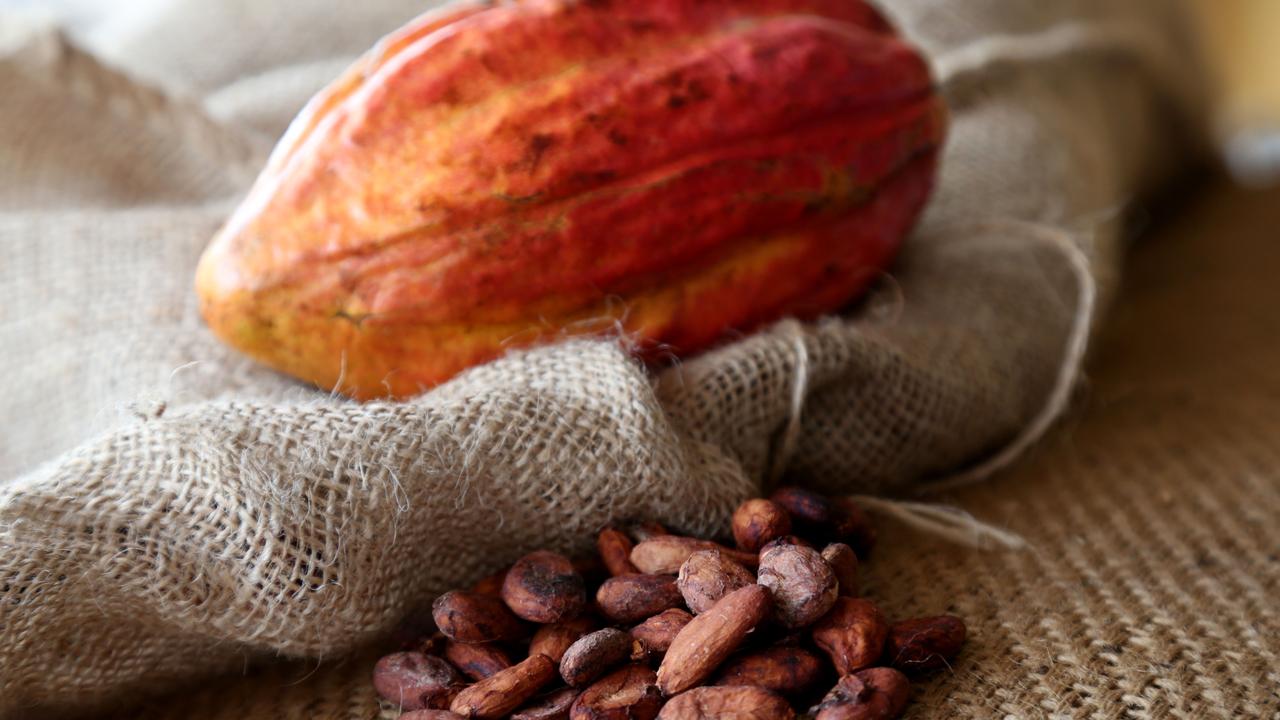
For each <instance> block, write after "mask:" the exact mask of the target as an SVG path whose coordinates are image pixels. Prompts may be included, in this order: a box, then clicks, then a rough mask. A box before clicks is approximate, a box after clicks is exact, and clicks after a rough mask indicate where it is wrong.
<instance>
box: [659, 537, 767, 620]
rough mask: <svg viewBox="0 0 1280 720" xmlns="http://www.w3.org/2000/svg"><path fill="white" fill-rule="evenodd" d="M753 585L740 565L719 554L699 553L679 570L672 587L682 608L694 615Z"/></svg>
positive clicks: (748, 575) (748, 574) (752, 576)
mask: <svg viewBox="0 0 1280 720" xmlns="http://www.w3.org/2000/svg"><path fill="white" fill-rule="evenodd" d="M755 581H756V576H755V575H754V574H753V573H752V572H751V571H750V570H748V569H746V568H744V567H743V566H742V565H740V564H738V563H736V562H734V561H732V560H730V559H729V558H726V557H725V556H724V554H723V553H721V552H720V551H719V550H699V551H698V552H696V553H694V554H692V555H690V556H689V559H688V560H685V561H684V564H683V565H681V566H680V575H679V577H678V578H677V579H676V586H677V587H679V588H680V595H681V596H683V597H684V602H685V605H688V606H689V609H690V610H692V611H693V612H695V613H702V612H706V611H707V610H710V609H711V606H712V605H715V604H716V603H717V602H718V601H719V600H720V598H722V597H724V596H725V595H728V594H729V593H731V592H733V591H734V590H737V589H738V588H740V587H745V586H747V585H750V584H751V583H753V582H755Z"/></svg>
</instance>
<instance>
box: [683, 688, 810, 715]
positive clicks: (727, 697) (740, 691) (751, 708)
mask: <svg viewBox="0 0 1280 720" xmlns="http://www.w3.org/2000/svg"><path fill="white" fill-rule="evenodd" d="M794 717H795V711H794V710H792V709H791V706H790V705H789V704H787V701H786V700H784V699H783V698H782V697H780V696H778V695H777V694H775V693H772V692H770V691H768V690H766V689H765V688H761V687H747V686H737V687H700V688H694V689H692V690H689V691H687V692H683V693H681V694H679V695H676V696H675V697H673V698H671V699H670V700H668V701H667V704H666V705H664V706H663V708H662V712H660V713H658V720H791V719H792V718H794Z"/></svg>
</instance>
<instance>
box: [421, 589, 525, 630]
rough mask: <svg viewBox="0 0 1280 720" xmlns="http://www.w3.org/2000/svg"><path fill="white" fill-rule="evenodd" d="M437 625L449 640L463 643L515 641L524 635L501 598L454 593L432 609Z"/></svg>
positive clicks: (447, 594)
mask: <svg viewBox="0 0 1280 720" xmlns="http://www.w3.org/2000/svg"><path fill="white" fill-rule="evenodd" d="M431 614H432V616H433V617H434V618H435V621H436V626H437V627H439V628H440V632H442V633H444V634H445V635H447V636H448V637H449V639H451V640H455V641H457V642H463V643H485V642H499V641H503V640H515V639H516V638H519V637H522V636H523V635H524V632H525V630H524V626H523V625H521V624H520V620H519V619H518V618H516V616H515V615H512V614H511V611H510V610H508V609H507V606H506V604H505V603H503V602H502V599H501V598H498V597H495V596H493V595H482V594H480V593H474V592H466V591H464V590H454V591H453V592H447V593H445V594H443V595H441V596H440V597H438V598H436V601H435V603H434V604H432V606H431Z"/></svg>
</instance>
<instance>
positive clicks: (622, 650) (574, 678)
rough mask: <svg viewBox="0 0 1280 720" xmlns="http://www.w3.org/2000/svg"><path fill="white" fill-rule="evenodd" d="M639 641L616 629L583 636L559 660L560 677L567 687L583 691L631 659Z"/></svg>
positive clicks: (606, 629) (607, 629)
mask: <svg viewBox="0 0 1280 720" xmlns="http://www.w3.org/2000/svg"><path fill="white" fill-rule="evenodd" d="M637 643H638V641H637V640H636V639H635V638H633V637H631V635H630V634H628V633H626V632H623V631H622V630H618V629H617V628H605V629H603V630H597V631H595V632H593V633H590V634H587V635H583V636H582V637H580V638H578V641H577V642H575V643H574V644H573V645H570V646H569V649H568V650H566V651H565V653H564V658H563V659H562V660H560V677H562V678H564V681H565V683H567V684H569V685H572V686H574V687H582V686H583V685H586V684H588V683H590V682H591V681H593V680H595V679H596V678H598V677H600V676H601V675H603V674H604V673H606V672H608V671H609V670H612V669H613V668H615V667H617V666H618V665H621V664H623V663H625V662H627V661H628V660H630V659H631V656H632V654H633V649H634V646H635V645H636V644H637Z"/></svg>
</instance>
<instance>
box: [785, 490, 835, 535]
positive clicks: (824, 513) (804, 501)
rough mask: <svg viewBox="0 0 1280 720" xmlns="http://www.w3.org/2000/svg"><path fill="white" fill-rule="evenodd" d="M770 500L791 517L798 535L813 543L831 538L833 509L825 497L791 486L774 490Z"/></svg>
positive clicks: (793, 529) (792, 524)
mask: <svg viewBox="0 0 1280 720" xmlns="http://www.w3.org/2000/svg"><path fill="white" fill-rule="evenodd" d="M769 499H770V500H772V501H773V502H775V503H777V504H778V505H780V506H782V508H783V509H784V510H786V511H787V514H788V515H790V516H791V529H792V532H794V533H795V534H796V535H799V536H801V537H803V538H805V539H806V540H811V541H823V540H826V539H827V538H828V537H829V536H830V534H831V529H832V528H831V524H832V514H833V509H832V506H831V501H830V500H828V499H827V498H826V497H825V496H823V495H819V494H818V493H816V492H813V491H812V490H805V489H804V488H799V487H795V486H794V485H790V486H785V487H780V488H778V489H777V490H774V491H773V494H772V495H770V496H769Z"/></svg>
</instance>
